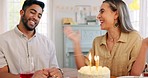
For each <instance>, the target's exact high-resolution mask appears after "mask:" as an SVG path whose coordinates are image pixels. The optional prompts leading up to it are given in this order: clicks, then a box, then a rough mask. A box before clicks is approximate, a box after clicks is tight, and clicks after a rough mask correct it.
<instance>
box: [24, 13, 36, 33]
mask: <svg viewBox="0 0 148 78" xmlns="http://www.w3.org/2000/svg"><path fill="white" fill-rule="evenodd" d="M28 20H29V19H27V18H26V17H25V14H24V15H23V16H22V18H21V21H22V23H23V24H24V27H25V28H26V29H27V30H28V31H33V30H35V28H36V26H37V25H38V24H36V25H35V27H34V28H31V27H29V25H28Z"/></svg>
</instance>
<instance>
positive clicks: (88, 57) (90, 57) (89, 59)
mask: <svg viewBox="0 0 148 78" xmlns="http://www.w3.org/2000/svg"><path fill="white" fill-rule="evenodd" d="M88 59H89V65H90V67H91V53H90V54H89V57H88Z"/></svg>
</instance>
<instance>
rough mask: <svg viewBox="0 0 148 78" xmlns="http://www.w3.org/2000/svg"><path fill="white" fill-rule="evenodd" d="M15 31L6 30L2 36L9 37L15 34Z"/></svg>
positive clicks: (0, 35)
mask: <svg viewBox="0 0 148 78" xmlns="http://www.w3.org/2000/svg"><path fill="white" fill-rule="evenodd" d="M13 32H14V31H13V30H9V31H6V32H4V33H2V34H0V37H1V38H3V37H4V38H5V37H6V38H7V37H11V36H12V34H13Z"/></svg>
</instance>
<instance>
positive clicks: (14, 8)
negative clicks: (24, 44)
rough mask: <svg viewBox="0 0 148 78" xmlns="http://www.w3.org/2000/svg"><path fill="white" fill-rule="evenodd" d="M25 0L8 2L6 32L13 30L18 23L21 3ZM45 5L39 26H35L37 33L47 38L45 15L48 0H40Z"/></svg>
mask: <svg viewBox="0 0 148 78" xmlns="http://www.w3.org/2000/svg"><path fill="white" fill-rule="evenodd" d="M24 1H25V0H8V7H9V8H8V26H9V27H7V28H8V30H10V29H12V28H14V27H15V26H16V25H17V24H18V23H19V21H20V14H19V12H20V10H21V8H22V5H23V2H24ZM41 1H43V2H44V3H45V8H44V13H43V15H42V18H41V20H40V23H39V25H38V26H37V31H38V32H39V33H42V34H44V35H45V36H48V32H47V29H48V28H47V26H48V24H47V21H48V19H47V18H48V14H47V8H48V7H47V6H46V5H48V4H47V3H48V2H47V1H48V0H41Z"/></svg>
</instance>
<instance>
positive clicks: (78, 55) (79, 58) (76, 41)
mask: <svg viewBox="0 0 148 78" xmlns="http://www.w3.org/2000/svg"><path fill="white" fill-rule="evenodd" d="M64 33H65V35H66V36H67V37H68V38H69V39H71V40H72V42H73V47H74V57H75V62H76V66H77V69H80V68H81V67H82V66H85V60H84V56H83V53H82V51H81V46H80V38H81V35H80V33H79V32H75V31H73V30H72V28H71V27H68V26H67V27H65V28H64Z"/></svg>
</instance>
